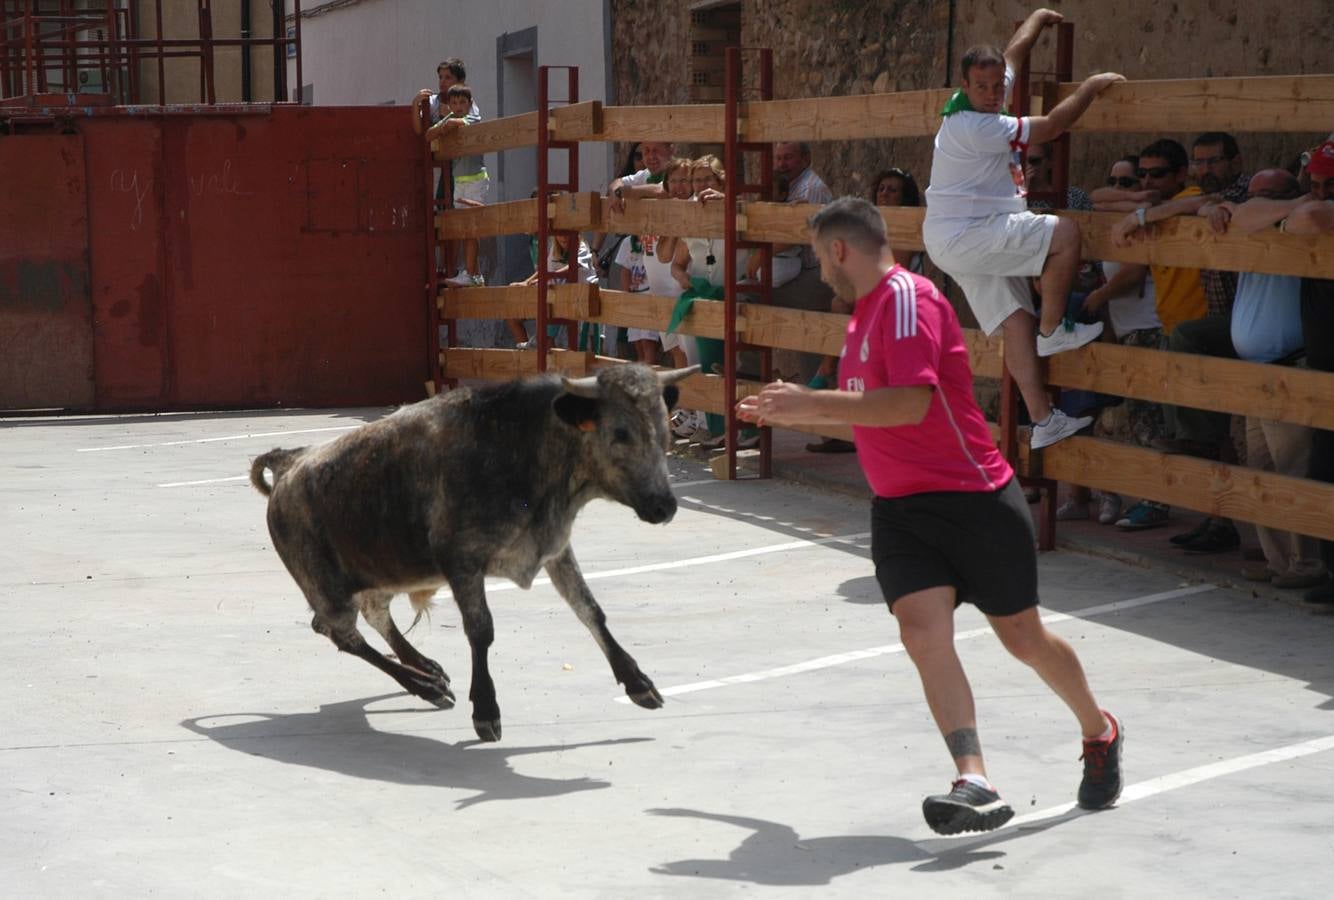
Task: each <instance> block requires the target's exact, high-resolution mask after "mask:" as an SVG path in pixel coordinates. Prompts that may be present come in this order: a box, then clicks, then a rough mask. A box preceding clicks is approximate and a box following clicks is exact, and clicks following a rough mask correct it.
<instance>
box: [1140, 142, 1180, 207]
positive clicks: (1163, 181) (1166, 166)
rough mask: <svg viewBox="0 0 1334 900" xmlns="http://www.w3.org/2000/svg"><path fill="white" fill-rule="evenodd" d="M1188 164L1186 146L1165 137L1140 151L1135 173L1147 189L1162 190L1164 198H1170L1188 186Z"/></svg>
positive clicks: (1141, 184)
mask: <svg viewBox="0 0 1334 900" xmlns="http://www.w3.org/2000/svg"><path fill="white" fill-rule="evenodd" d="M1188 166H1189V161H1188V159H1187V157H1186V148H1185V147H1183V146H1181V145H1180V144H1178V143H1177V142H1176V141H1174V140H1172V139H1171V138H1163V139H1161V140H1157V141H1154V142H1153V143H1152V144H1150V145H1149V146H1147V147H1145V148H1144V149H1143V150H1141V151H1140V153H1139V168H1138V169H1137V170H1136V171H1135V174H1136V175H1137V176H1139V179H1140V186H1141V187H1143V188H1144V189H1145V190H1151V191H1160V192H1161V193H1162V195H1163V199H1164V200H1170V199H1171V198H1172V197H1173V196H1175V195H1176V194H1179V193H1180V192H1181V190H1182V189H1183V188H1184V187H1185V186H1186V177H1187V172H1188Z"/></svg>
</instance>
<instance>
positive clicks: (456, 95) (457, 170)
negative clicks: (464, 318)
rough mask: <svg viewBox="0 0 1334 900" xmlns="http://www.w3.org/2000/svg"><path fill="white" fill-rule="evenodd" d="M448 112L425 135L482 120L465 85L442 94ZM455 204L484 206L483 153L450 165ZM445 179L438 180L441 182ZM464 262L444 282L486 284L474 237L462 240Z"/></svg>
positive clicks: (486, 184) (486, 179) (487, 182)
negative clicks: (479, 263)
mask: <svg viewBox="0 0 1334 900" xmlns="http://www.w3.org/2000/svg"><path fill="white" fill-rule="evenodd" d="M445 103H446V104H447V106H448V108H449V114H448V115H447V116H445V117H444V118H443V119H441V120H440V121H439V122H438V123H436V124H435V125H432V126H431V130H430V131H428V132H427V138H428V140H429V139H432V138H434V137H436V136H439V135H440V134H444V133H447V132H448V131H450V130H451V129H455V128H463V127H465V126H468V125H475V124H477V122H479V121H481V115H480V114H479V113H478V112H477V107H476V105H475V104H474V103H473V102H472V88H470V87H468V86H467V85H466V84H456V85H454V86H453V87H451V88H450V89H449V91H448V92H447V93H446V95H445ZM452 172H453V182H454V205H455V206H485V205H486V195H487V193H488V192H489V191H490V189H491V179H490V177H489V176H488V175H487V172H486V165H485V164H484V160H483V159H482V155H481V154H480V153H479V154H475V155H472V156H460V157H458V158H457V159H455V160H454V161H453V164H452ZM443 183H444V181H443V179H442V180H441V184H442V185H443ZM463 260H464V265H463V266H462V267H461V268H460V269H459V270H458V272H457V273H455V274H454V275H453V276H451V277H450V278H446V279H445V284H448V285H452V286H454V287H481V286H482V285H485V284H486V279H485V278H483V277H482V271H481V268H480V266H479V265H478V262H477V238H467V239H466V240H464V242H463Z"/></svg>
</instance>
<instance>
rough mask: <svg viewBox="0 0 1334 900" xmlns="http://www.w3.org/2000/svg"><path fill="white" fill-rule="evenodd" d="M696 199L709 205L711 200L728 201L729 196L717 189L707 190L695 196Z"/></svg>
mask: <svg viewBox="0 0 1334 900" xmlns="http://www.w3.org/2000/svg"><path fill="white" fill-rule="evenodd" d="M695 199H696V200H698V201H699V202H700V203H708V202H709V201H710V200H726V199H727V195H726V194H724V193H723V192H722V191H720V190H718V189H717V188H705V189H704V190H702V191H700V192H699V193H698V194H696V195H695Z"/></svg>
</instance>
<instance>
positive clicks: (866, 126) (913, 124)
mask: <svg viewBox="0 0 1334 900" xmlns="http://www.w3.org/2000/svg"><path fill="white" fill-rule="evenodd" d="M1075 87H1076V85H1074V84H1060V85H1055V86H1048V89H1047V90H1046V92H1045V96H1046V97H1047V99H1048V102H1050V101H1051V100H1053V99H1059V98H1060V97H1063V96H1066V95H1068V94H1069V93H1070V92H1071V91H1073V90H1074V88H1075ZM950 93H951V92H950V91H949V90H933V91H916V92H907V93H897V94H871V95H863V96H851V97H830V98H816V99H803V100H773V101H763V102H751V103H744V104H741V105H740V106H739V107H738V114H739V117H738V132H739V135H740V138H741V139H742V140H744V141H747V142H775V141H788V140H806V141H815V140H848V139H860V138H893V137H914V136H920V137H926V136H930V135H933V134H934V133H935V131H936V129H937V127H938V125H939V121H940V120H939V109H940V108H941V106H942V105H943V104H944V102H945V100H946V99H947V98H948V96H949V94H950ZM537 121H538V116H537V114H536V113H529V114H525V115H521V116H514V117H509V118H504V119H497V120H494V121H489V122H483V123H480V124H478V125H476V126H472V127H469V128H466V129H459V130H456V131H454V132H453V133H451V134H450V135H448V136H447V137H444V138H441V139H438V140H437V141H436V142H435V143H434V145H433V147H432V151H433V153H434V156H435V158H436V160H438V161H441V162H444V161H446V160H448V159H451V158H454V157H457V156H463V155H469V154H477V153H486V152H493V151H500V150H506V149H511V148H516V147H525V146H534V145H537V146H539V147H541V146H544V145H545V141H544V140H543V136H541V135H539V134H538V132H537ZM725 124H726V123H725V118H724V107H723V106H722V105H708V104H703V105H691V106H648V107H604V106H603V105H602V104H600V103H597V102H586V103H577V104H573V105H570V106H566V107H563V108H556V109H553V110H551V112H550V114H549V122H548V125H549V135H548V136H547V137H548V138H550V139H552V140H563V141H631V140H642V139H645V138H649V137H651V138H652V139H655V140H674V141H691V142H712V143H717V142H721V141H723V140H724V133H725V128H724V126H725ZM1331 126H1334V75H1303V76H1274V77H1264V78H1209V79H1185V80H1172V81H1139V82H1127V83H1123V84H1117V85H1113V86H1112V87H1110V88H1109V89H1108V90H1107V91H1106V92H1105V93H1104V94H1103V95H1102V96H1101V97H1099V99H1097V100H1096V101H1095V102H1094V104H1093V106H1092V107H1091V108H1090V109H1089V111H1088V112H1087V113H1085V115H1084V116H1083V117H1082V118H1081V119H1080V120H1079V121H1078V122H1077V123H1076V125H1075V126H1074V129H1073V130H1075V131H1083V132H1095V131H1096V132H1112V131H1115V132H1131V131H1139V132H1143V131H1181V130H1186V129H1189V130H1198V131H1206V130H1221V131H1229V130H1238V131H1247V132H1253V131H1270V132H1289V131H1294V130H1298V129H1300V130H1319V129H1323V128H1328V127H1331ZM813 212H814V208H813V207H806V206H802V205H795V204H793V205H789V204H777V203H768V202H738V203H737V204H736V207H735V209H730V208H728V207H727V204H723V203H706V204H701V203H696V202H691V201H671V200H640V201H631V202H629V203H627V204H626V208H625V211H624V212H620V213H618V212H615V211H613V210H612V208H611V205H610V204H609V202H608V201H607V200H606V199H604V198H602V197H600V196H598V195H596V194H590V193H575V194H565V195H561V196H560V197H558V198H556V199H555V200H554V201H551V202H550V203H548V204H547V206H546V209H545V210H543V208H542V207H541V206H540V205H539V203H538V201H537V200H528V201H520V202H512V203H498V204H494V205H492V206H487V207H482V208H473V209H455V210H448V211H445V212H443V213H441V214H440V215H439V216H438V217H437V219H436V223H435V225H436V237H437V238H438V239H439V240H441V241H452V240H459V239H462V238H469V237H474V238H475V237H487V236H499V235H504V234H514V233H530V232H532V231H534V230H535V223H536V222H537V217H538V215H540V214H543V213H545V215H547V216H548V217H549V221H550V223H551V228H552V230H556V231H567V230H568V231H575V230H577V231H601V232H608V233H650V234H658V235H670V236H689V237H723V236H724V232H725V224H726V223H725V219H724V217H725V216H727V215H735V216H736V217H737V229H738V237H739V238H740V239H744V240H750V241H768V242H786V243H793V242H806V241H807V240H808V237H807V234H806V221H807V219H808V217H809V216H810V215H811V214H812V213H813ZM881 212H882V213H883V214H884V217H885V221H886V223H887V225H888V227H889V234H890V241H891V243H892V244H893V246H895V247H898V248H904V249H921V248H922V238H921V224H922V216H923V210H921V209H918V208H884V209H882V210H881ZM1058 214H1059V215H1063V216H1069V217H1071V218H1075V219H1077V220H1078V221H1079V224H1080V226H1081V229H1082V232H1083V243H1084V257H1085V258H1087V259H1102V260H1118V261H1123V262H1136V263H1152V264H1155V265H1172V266H1181V267H1188V268H1210V269H1222V270H1229V271H1250V272H1267V273H1275V274H1286V275H1300V276H1311V277H1324V278H1334V235H1322V236H1318V237H1307V236H1297V235H1290V234H1282V233H1279V232H1277V231H1276V230H1271V231H1269V232H1266V233H1264V234H1260V235H1253V236H1248V237H1246V236H1234V235H1224V236H1217V235H1214V234H1213V233H1212V232H1211V231H1210V230H1209V228H1208V225H1207V223H1206V222H1204V220H1202V219H1198V218H1181V219H1176V220H1169V221H1168V222H1165V223H1162V224H1161V225H1160V226H1159V229H1158V234H1157V237H1156V239H1154V240H1152V241H1149V242H1145V243H1142V244H1138V245H1136V246H1133V247H1130V248H1121V247H1117V246H1115V245H1114V244H1113V243H1112V241H1111V239H1110V230H1111V227H1112V225H1113V224H1114V223H1115V222H1116V221H1118V220H1119V219H1120V218H1121V214H1117V213H1078V212H1060V213H1058ZM537 297H538V291H537V288H536V287H486V288H446V289H444V290H442V291H440V293H439V295H438V297H437V298H436V303H437V305H438V311H439V314H440V316H441V317H442V318H444V319H451V320H452V319H467V318H479V319H497V318H504V317H513V318H532V317H533V316H534V315H535V310H536V309H537V303H538V300H537ZM548 306H549V309H550V315H551V316H552V317H558V318H568V319H575V320H580V321H592V322H600V323H605V324H610V325H617V326H631V327H639V328H648V329H657V330H663V329H665V328H666V326H667V323H668V320H669V318H670V315H671V310H672V307H673V301H672V300H671V299H669V298H666V297H655V296H649V295H645V294H633V295H631V294H626V293H623V292H620V291H607V290H598V288H597V287H596V286H594V285H584V284H580V285H562V286H560V287H559V288H555V289H553V290H552V292H551V293H550V294H549V295H548ZM736 310H737V312H736V327H737V330H738V332H739V334H740V335H741V336H742V339H743V340H744V341H745V342H746V343H747V344H750V345H756V346H760V347H768V348H775V349H788V350H798V351H805V352H810V353H819V354H834V355H836V354H837V353H838V352H839V350H840V349H841V347H842V342H843V333H844V328H845V326H846V323H847V316H842V315H838V314H835V313H818V312H805V311H799V310H792V309H785V308H780V307H774V306H765V305H759V304H753V303H752V304H747V303H739V304H737V306H736ZM725 326H726V320H725V316H724V304H723V303H721V302H717V301H697V302H696V303H695V305H694V307H693V308H692V310H691V312H690V314H689V315H688V316H687V317H686V319H685V320H684V322H683V324H682V325H681V327H680V330H681V331H682V332H683V333H686V334H691V335H695V336H699V337H713V338H717V337H721V336H722V334H723V331H724V328H725ZM966 339H967V342H968V345H969V350H970V355H971V360H972V364H973V370H974V373H975V374H976V375H977V376H981V377H988V378H998V377H1000V376H1001V375H1002V366H1001V342H1000V339H999V337H995V338H988V337H986V336H985V335H983V334H981V333H980V332H976V331H968V332H967V333H966ZM543 362H545V365H543ZM617 362H619V360H612V359H609V358H607V357H600V356H595V355H593V354H591V353H580V352H574V351H568V350H553V351H551V353H550V354H549V356H548V358H547V359H546V360H545V361H542V360H539V359H538V357H537V354H536V352H534V351H518V350H478V349H463V348H452V347H451V348H447V349H445V350H444V351H442V353H441V371H442V374H443V375H444V376H445V377H447V378H495V379H499V378H512V377H516V376H519V375H523V374H530V373H534V372H537V371H538V370H539V369H541V368H550V369H553V370H558V371H564V372H571V373H582V372H587V371H591V370H592V369H595V368H596V367H598V366H601V365H610V364H614V363H617ZM1047 381H1048V383H1049V384H1050V385H1052V386H1055V387H1060V388H1081V389H1085V390H1094V391H1100V392H1103V393H1107V394H1115V395H1119V396H1122V397H1128V398H1134V399H1138V400H1147V401H1154V402H1159V403H1172V404H1179V405H1184V406H1191V407H1194V408H1198V409H1208V410H1216V411H1220V412H1228V413H1233V414H1236V415H1249V416H1262V417H1265V418H1269V419H1278V420H1281V421H1284V422H1291V423H1296V424H1301V425H1308V426H1312V427H1318V428H1326V429H1334V374H1330V373H1323V372H1311V371H1307V370H1304V369H1295V368H1288V367H1280V366H1273V365H1261V364H1256V363H1247V362H1239V361H1235V360H1224V359H1217V358H1211V357H1205V356H1196V355H1188V354H1177V353H1169V352H1165V351H1156V350H1145V349H1140V348H1135V347H1123V346H1119V345H1114V344H1108V343H1094V344H1090V345H1088V346H1086V347H1084V348H1081V349H1080V350H1077V351H1073V352H1069V353H1064V354H1061V355H1059V356H1056V357H1053V358H1051V359H1050V360H1049V361H1048V364H1047ZM682 387H683V390H682V403H683V405H684V406H686V407H689V408H695V409H703V410H707V411H711V412H722V411H723V410H724V409H725V408H726V407H728V406H729V405H731V404H732V403H733V402H734V400H735V399H737V398H739V397H742V396H746V395H747V394H750V393H753V392H754V391H756V390H757V389H758V388H759V385H758V384H756V383H753V382H745V381H738V382H737V384H736V386H735V387H736V389H735V392H733V393H729V392H728V391H727V389H726V385H725V383H724V379H723V377H722V376H718V375H710V374H701V375H697V376H695V377H693V378H691V379H688V380H687V381H686V382H684V383H683V385H682ZM810 431H812V432H813V433H816V434H825V435H829V436H842V437H846V436H848V431H847V430H846V429H843V428H837V427H831V428H816V429H810ZM1015 463H1016V466H1017V468H1018V470H1019V472H1020V474H1021V475H1024V476H1027V477H1035V478H1048V479H1054V480H1058V481H1065V482H1070V483H1074V484H1082V485H1087V486H1089V487H1094V488H1100V489H1103V490H1108V491H1115V492H1117V493H1124V494H1128V495H1131V496H1136V497H1146V498H1149V499H1153V500H1159V501H1162V502H1165V503H1170V504H1172V505H1174V506H1182V507H1187V508H1190V509H1195V510H1199V511H1201V512H1205V513H1209V514H1213V515H1222V516H1229V517H1232V518H1236V519H1240V520H1243V521H1248V522H1254V523H1259V524H1264V525H1270V526H1274V527H1279V528H1284V529H1287V530H1293V531H1298V532H1301V533H1304V534H1310V535H1315V536H1318V537H1321V538H1325V539H1327V540H1334V485H1328V484H1324V483H1321V482H1315V481H1311V480H1308V479H1303V478H1293V477H1288V476H1284V475H1278V474H1275V473H1273V472H1264V471H1260V470H1257V469H1251V468H1246V467H1242V466H1233V465H1226V464H1223V463H1218V462H1211V461H1207V460H1203V459H1197V458H1192V457H1187V456H1179V455H1167V454H1163V453H1159V452H1156V451H1153V450H1148V449H1144V448H1141V447H1137V446H1134V445H1130V444H1126V443H1120V442H1115V441H1111V440H1105V439H1100V438H1093V437H1078V436H1077V437H1073V438H1069V439H1067V440H1064V441H1062V442H1060V443H1058V444H1055V445H1053V446H1051V447H1048V448H1046V449H1044V450H1042V451H1040V452H1035V453H1029V452H1028V451H1027V448H1026V446H1023V447H1021V448H1020V450H1019V452H1018V458H1017V459H1016V460H1015Z"/></svg>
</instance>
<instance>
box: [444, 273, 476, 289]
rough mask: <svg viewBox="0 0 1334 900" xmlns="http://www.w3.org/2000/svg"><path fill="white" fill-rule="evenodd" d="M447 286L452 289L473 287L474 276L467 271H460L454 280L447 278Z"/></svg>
mask: <svg viewBox="0 0 1334 900" xmlns="http://www.w3.org/2000/svg"><path fill="white" fill-rule="evenodd" d="M445 284H447V285H449V286H450V287H472V276H471V275H469V274H468V272H467V270H466V269H459V270H458V272H456V273H455V274H454V277H453V278H446V279H445Z"/></svg>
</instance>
